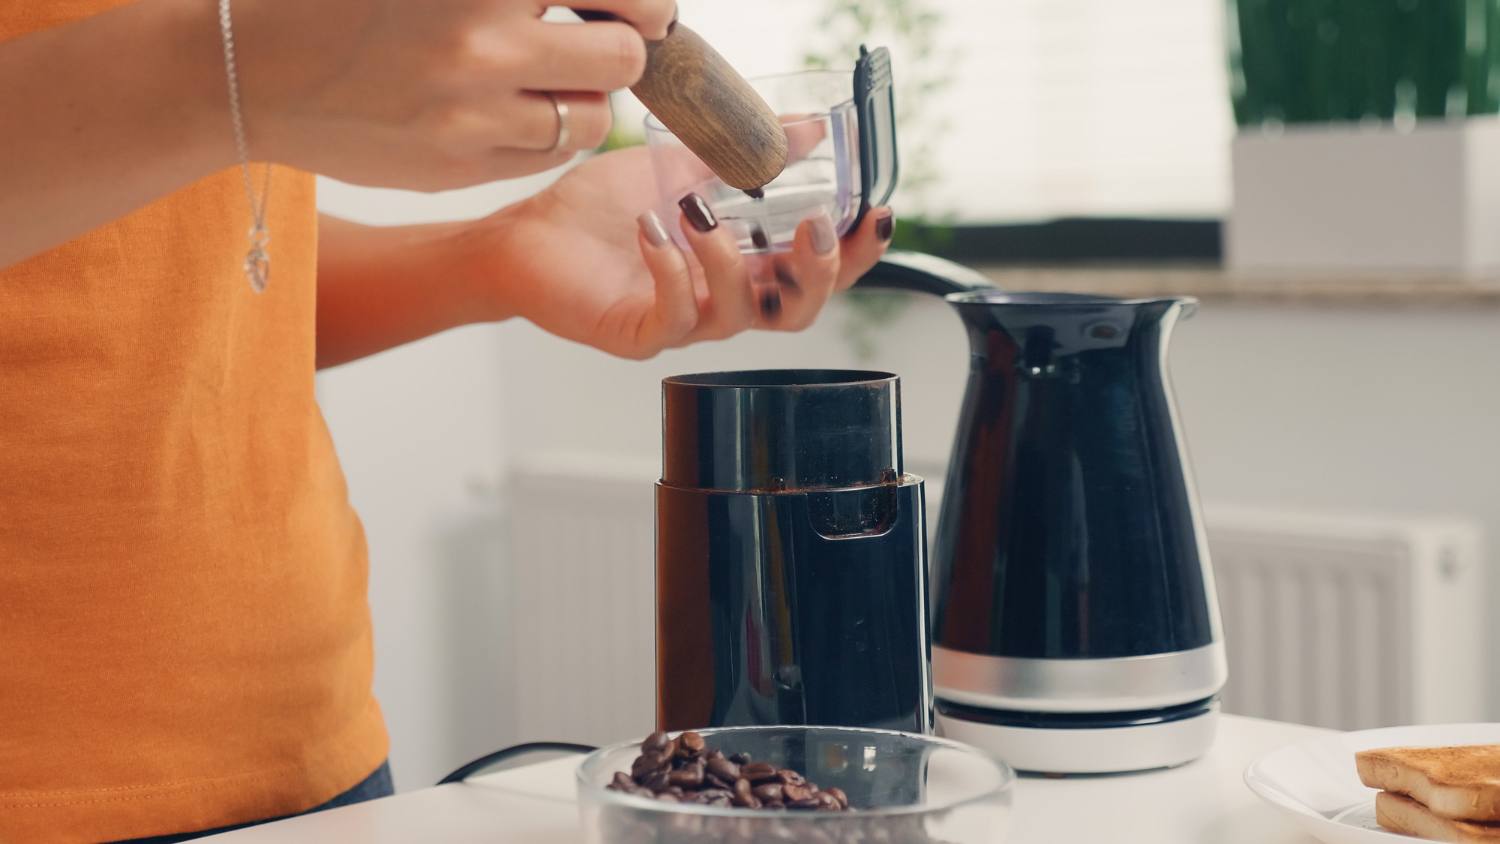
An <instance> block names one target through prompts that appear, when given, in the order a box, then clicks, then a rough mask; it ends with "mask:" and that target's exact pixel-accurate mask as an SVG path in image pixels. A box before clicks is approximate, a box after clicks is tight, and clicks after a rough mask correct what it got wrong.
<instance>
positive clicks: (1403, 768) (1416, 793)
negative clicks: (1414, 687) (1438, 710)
mask: <svg viewBox="0 0 1500 844" xmlns="http://www.w3.org/2000/svg"><path fill="white" fill-rule="evenodd" d="M1354 766H1355V768H1357V769H1358V770H1359V781H1360V782H1362V783H1364V784H1365V785H1367V786H1369V787H1371V788H1378V789H1381V790H1383V791H1393V792H1395V793H1397V794H1405V795H1408V796H1410V797H1411V798H1413V799H1414V800H1416V801H1417V802H1418V803H1421V804H1422V805H1423V806H1425V807H1426V808H1427V809H1428V811H1430V812H1432V814H1434V815H1438V816H1440V817H1444V818H1451V819H1453V820H1464V821H1480V822H1484V823H1493V822H1497V821H1500V744H1475V745H1467V746H1461V747H1385V748H1379V749H1376V750H1365V751H1362V752H1360V753H1356V754H1354Z"/></svg>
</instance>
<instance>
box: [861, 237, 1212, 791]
mask: <svg viewBox="0 0 1500 844" xmlns="http://www.w3.org/2000/svg"><path fill="white" fill-rule="evenodd" d="M859 286H860V287H861V288H891V289H901V290H912V291H918V292H923V293H928V294H936V295H942V296H944V297H945V299H946V300H947V302H948V303H949V304H951V305H952V306H953V308H954V309H955V310H956V311H957V312H958V315H959V317H960V318H961V319H962V320H963V324H964V327H965V328H966V330H967V331H968V336H969V345H970V356H969V378H968V385H967V388H966V391H965V395H964V400H963V410H962V413H961V416H960V419H959V423H958V431H957V435H956V437H955V439H954V443H953V451H952V457H951V460H950V462H949V465H948V474H947V481H946V483H945V485H944V492H943V500H942V502H941V513H940V516H939V522H938V530H937V537H936V541H935V543H934V548H933V553H932V555H931V556H932V572H931V593H932V618H931V638H932V678H933V684H934V694H935V697H936V699H937V709H938V716H937V722H938V729H939V730H940V731H941V732H943V733H944V734H946V735H948V736H949V737H952V738H956V739H959V740H961V741H966V742H968V743H970V744H974V745H978V746H983V747H986V748H988V749H991V750H992V751H993V752H995V753H997V754H998V755H999V756H1001V757H1002V758H1004V759H1005V760H1007V761H1008V762H1009V763H1010V764H1011V765H1012V766H1013V767H1015V768H1018V769H1020V770H1030V771H1045V772H1054V773H1095V772H1108V771H1125V770H1142V769H1147V768H1155V767H1163V766H1169V765H1175V764H1180V763H1182V762H1186V761H1188V760H1191V759H1193V758H1196V757H1197V756H1199V755H1201V754H1202V753H1203V752H1204V751H1205V750H1207V748H1208V746H1209V744H1210V743H1211V742H1212V740H1213V735H1214V728H1215V724H1216V720H1217V711H1218V702H1217V695H1218V693H1219V690H1220V689H1221V688H1222V686H1223V684H1224V681H1225V678H1226V674H1227V670H1226V665H1225V657H1224V647H1223V642H1222V634H1221V632H1220V625H1219V614H1218V603H1217V598H1216V596H1215V593H1214V585H1213V576H1212V572H1211V570H1210V567H1209V556H1208V549H1207V546H1206V544H1205V541H1204V532H1203V527H1202V522H1201V520H1200V517H1199V512H1198V502H1197V497H1196V493H1195V492H1194V489H1193V481H1192V474H1191V471H1190V469H1189V466H1188V460H1187V455H1186V452H1185V449H1184V445H1183V438H1182V431H1181V426H1180V424H1179V421H1178V418H1177V412H1176V409H1175V406H1174V404H1173V399H1172V393H1171V387H1170V384H1169V379H1168V374H1167V370H1166V361H1167V344H1168V341H1169V339H1170V337H1171V334H1172V329H1173V327H1174V326H1175V325H1176V323H1177V322H1178V320H1180V319H1183V318H1185V317H1187V316H1189V315H1191V314H1192V313H1193V311H1194V310H1195V309H1196V302H1195V301H1194V300H1192V299H1187V298H1180V297H1162V298H1147V299H1118V298H1111V297H1106V296H1092V295H1079V294H1063V293H1008V292H1005V291H1002V290H999V289H996V288H994V287H992V286H991V285H990V284H989V282H988V280H987V279H985V278H984V277H983V276H981V275H979V274H978V273H976V272H974V271H972V270H969V269H967V268H965V267H962V266H959V265H957V264H953V263H950V262H948V261H945V260H941V259H937V258H934V257H932V256H927V255H918V254H897V253H892V254H891V255H889V256H888V257H887V258H885V259H884V260H883V261H882V262H881V263H880V264H879V265H878V266H877V267H876V268H875V269H874V270H872V271H871V272H870V273H869V274H867V275H866V276H865V278H864V279H862V280H861V281H860V285H859Z"/></svg>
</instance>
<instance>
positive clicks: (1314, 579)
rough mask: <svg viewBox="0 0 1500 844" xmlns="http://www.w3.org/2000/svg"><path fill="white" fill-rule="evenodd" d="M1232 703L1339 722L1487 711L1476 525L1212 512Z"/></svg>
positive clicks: (1348, 725) (1265, 712) (1353, 725)
mask: <svg viewBox="0 0 1500 844" xmlns="http://www.w3.org/2000/svg"><path fill="white" fill-rule="evenodd" d="M1207 522H1208V537H1209V546H1210V552H1211V553H1212V555H1213V561H1214V571H1215V574H1216V577H1217V579H1218V587H1219V606H1220V609H1221V611H1222V613H1223V620H1224V633H1225V635H1224V638H1225V643H1226V645H1227V647H1228V651H1229V684H1228V686H1227V687H1226V688H1225V693H1224V708H1225V710H1226V711H1229V712H1236V713H1240V714H1244V715H1255V716H1259V717H1263V718H1273V719H1277V720H1282V721H1294V722H1297V723H1302V724H1314V725H1318V726H1324V727H1333V728H1337V729H1345V730H1350V729H1364V728H1369V727H1379V726H1389V725H1395V724H1421V723H1438V722H1445V721H1477V720H1483V718H1484V710H1485V707H1484V695H1485V691H1484V685H1485V670H1486V666H1485V663H1484V654H1483V637H1484V635H1485V631H1484V629H1483V622H1484V618H1483V603H1482V601H1483V598H1482V590H1483V586H1484V584H1483V577H1482V558H1481V556H1480V545H1481V543H1480V531H1479V529H1478V528H1477V527H1475V526H1474V525H1472V524H1470V523H1467V522H1463V521H1456V520H1431V519H1394V518H1389V519H1382V518H1371V517H1343V516H1340V517H1334V516H1316V517H1315V516H1307V515H1294V514H1289V513H1286V512H1254V511H1227V510H1225V511H1215V512H1210V513H1209V514H1208V516H1207Z"/></svg>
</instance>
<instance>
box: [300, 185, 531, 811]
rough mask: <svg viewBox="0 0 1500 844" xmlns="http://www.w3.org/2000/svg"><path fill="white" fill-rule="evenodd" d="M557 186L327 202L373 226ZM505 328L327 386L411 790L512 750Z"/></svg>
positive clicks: (395, 763)
mask: <svg viewBox="0 0 1500 844" xmlns="http://www.w3.org/2000/svg"><path fill="white" fill-rule="evenodd" d="M551 178H553V177H552V176H551V175H547V174H544V175H542V176H539V177H535V178H532V179H528V180H521V181H518V182H514V183H510V184H502V185H490V186H486V187H482V188H475V189H471V190H465V191H453V192H449V193H444V194H436V195H422V194H413V193H405V192H401V191H383V190H367V189H359V188H354V187H350V186H348V185H342V184H339V183H337V182H332V181H328V180H322V181H320V184H319V204H320V206H321V207H322V210H324V211H325V212H328V213H332V214H336V215H338V216H341V217H345V218H347V219H352V220H356V221H358V222H363V223H369V224H380V225H386V224H399V223H421V222H433V221H438V220H447V219H463V218H470V217H478V216H482V215H484V214H485V213H488V212H489V211H491V210H493V209H495V208H497V207H500V206H502V205H505V204H506V203H508V202H511V201H514V199H516V198H517V197H519V196H524V195H526V194H528V193H530V192H532V191H534V190H536V189H537V187H539V186H540V185H542V184H545V183H546V182H547V181H549V180H550V179H551ZM502 330H503V329H501V328H499V327H495V326H475V327H469V328H464V329H460V330H458V331H453V332H449V333H447V334H442V335H439V336H437V337H432V338H428V339H426V340H423V341H421V342H418V343H413V344H411V345H409V346H406V347H403V348H400V349H396V350H392V351H389V352H385V353H383V354H379V355H375V356H373V357H371V358H367V359H365V360H361V361H357V362H355V363H352V364H347V365H344V366H341V367H337V368H335V369H332V370H328V371H325V372H324V373H322V374H320V376H319V378H318V391H319V396H320V401H321V403H322V406H323V412H324V415H325V416H326V417H327V419H328V424H329V427H330V429H331V430H332V432H333V438H334V443H335V446H336V447H337V449H338V452H339V458H340V460H341V461H342V463H343V466H344V473H345V475H346V476H347V478H348V481H349V490H350V496H351V498H352V500H353V502H354V506H355V508H356V509H357V510H358V511H359V514H360V516H361V518H362V519H363V521H364V525H365V533H366V536H367V538H368V540H369V546H370V605H371V612H372V613H373V615H374V619H375V693H376V695H377V697H378V698H379V699H380V702H381V706H382V707H383V708H384V710H385V716H386V722H387V725H388V726H389V728H390V732H391V743H392V747H391V764H392V769H393V773H394V775H395V778H396V781H397V785H398V787H400V788H401V789H403V790H404V789H410V788H420V787H422V786H425V785H432V784H433V783H435V782H436V781H437V780H438V778H440V777H441V776H443V775H444V774H446V773H447V772H448V771H450V770H452V769H453V768H456V767H457V766H458V765H460V764H463V763H464V762H466V761H468V760H469V759H471V758H473V757H475V756H478V755H479V754H481V753H484V752H487V751H489V750H492V749H494V748H496V747H500V746H503V745H505V744H509V743H511V741H512V734H513V723H512V719H513V709H514V707H513V705H512V703H511V700H512V698H511V684H510V682H509V677H508V675H509V659H510V651H509V649H508V647H507V645H508V641H509V627H508V616H509V614H508V611H507V609H506V607H507V603H508V601H509V600H510V593H509V590H507V589H506V587H505V581H506V571H507V570H506V569H505V567H504V565H503V553H502V550H501V549H502V548H503V546H504V536H503V523H502V521H501V518H502V513H501V511H500V506H499V489H498V485H499V483H500V478H501V474H502V471H503V465H504V456H505V450H506V448H507V446H508V443H509V442H510V439H509V438H508V437H507V435H506V431H505V427H504V426H505V423H506V420H505V414H504V413H503V412H502V411H503V409H504V406H505V404H504V392H503V390H502V388H501V385H502V381H503V378H504V371H503V368H502V366H501V352H500V340H501V332H502Z"/></svg>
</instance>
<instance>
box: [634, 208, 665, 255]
mask: <svg viewBox="0 0 1500 844" xmlns="http://www.w3.org/2000/svg"><path fill="white" fill-rule="evenodd" d="M635 221H636V223H638V224H640V227H641V234H643V235H645V236H646V242H647V243H649V244H651V245H652V246H666V245H667V241H668V240H670V239H671V235H669V234H667V227H666V226H664V225H662V224H661V218H660V217H658V216H656V212H655V211H647V212H646V213H644V214H642V215H641V216H639V217H636V218H635Z"/></svg>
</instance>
